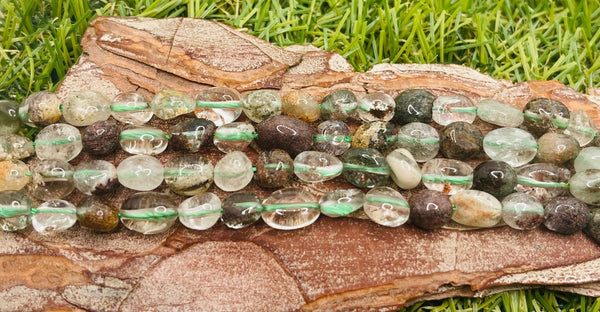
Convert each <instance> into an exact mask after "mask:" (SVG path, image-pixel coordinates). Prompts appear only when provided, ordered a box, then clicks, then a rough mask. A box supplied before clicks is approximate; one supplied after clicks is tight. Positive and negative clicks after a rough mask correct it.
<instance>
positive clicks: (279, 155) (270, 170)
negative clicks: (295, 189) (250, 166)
mask: <svg viewBox="0 0 600 312" xmlns="http://www.w3.org/2000/svg"><path fill="white" fill-rule="evenodd" d="M293 176H294V161H293V160H292V158H291V157H290V155H289V154H288V153H287V152H286V151H284V150H280V149H273V150H269V151H262V152H260V153H259V154H258V157H257V158H256V172H255V173H254V181H256V183H257V184H258V185H260V186H261V187H267V188H276V187H282V186H285V185H286V184H288V183H289V182H290V181H291V179H292V177H293Z"/></svg>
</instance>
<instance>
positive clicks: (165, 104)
mask: <svg viewBox="0 0 600 312" xmlns="http://www.w3.org/2000/svg"><path fill="white" fill-rule="evenodd" d="M150 108H151V109H152V112H153V113H154V115H156V117H158V118H160V119H163V120H168V119H173V118H175V117H177V116H180V115H185V114H188V113H191V112H193V111H194V109H195V108H196V101H194V99H192V98H191V97H190V96H189V95H187V94H185V93H183V92H181V91H176V90H171V89H166V90H162V91H159V92H158V93H156V94H155V95H154V98H152V101H151V102H150Z"/></svg>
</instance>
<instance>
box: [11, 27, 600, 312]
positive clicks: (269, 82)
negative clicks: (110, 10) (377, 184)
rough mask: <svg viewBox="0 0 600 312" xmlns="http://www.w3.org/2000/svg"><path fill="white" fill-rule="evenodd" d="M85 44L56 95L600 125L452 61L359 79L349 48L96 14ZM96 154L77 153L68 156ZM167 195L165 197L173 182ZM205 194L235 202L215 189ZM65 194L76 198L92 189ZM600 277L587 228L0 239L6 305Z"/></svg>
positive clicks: (173, 300) (365, 294) (265, 305)
mask: <svg viewBox="0 0 600 312" xmlns="http://www.w3.org/2000/svg"><path fill="white" fill-rule="evenodd" d="M81 45H82V47H83V49H84V52H85V53H84V55H83V56H82V58H81V59H80V61H79V63H78V64H77V65H75V66H74V67H73V68H72V69H71V70H70V71H69V73H68V75H67V77H66V78H65V79H64V81H63V82H62V83H61V85H60V86H59V88H58V90H57V94H58V95H59V96H61V97H62V96H65V95H66V94H68V93H69V92H72V91H76V90H81V89H93V90H98V91H100V92H102V93H104V94H106V95H108V96H113V95H115V94H117V93H119V92H122V91H131V90H138V91H140V92H144V93H147V94H148V95H152V94H153V93H155V92H157V91H159V90H161V89H164V88H173V89H178V90H182V91H185V92H187V93H189V94H194V93H196V92H198V91H200V90H203V89H206V88H208V87H211V86H223V85H224V86H229V87H232V88H236V89H238V90H239V91H249V90H253V89H260V88H275V89H278V90H280V91H281V92H282V93H283V92H285V91H288V90H292V89H302V90H305V91H307V92H309V93H311V94H313V95H314V96H315V97H316V98H317V99H319V100H320V99H322V98H323V96H325V95H326V94H327V93H329V92H331V90H335V89H350V90H352V91H353V92H355V93H356V94H357V95H358V96H360V95H362V94H365V93H366V92H373V91H383V92H386V93H389V94H390V95H393V96H395V95H396V94H398V93H400V92H401V91H402V90H405V89H409V88H425V89H428V90H430V91H432V92H433V93H434V94H436V95H441V94H448V93H459V94H464V95H466V96H468V97H470V98H471V99H473V100H475V101H477V100H479V99H481V98H497V99H501V100H504V101H507V102H509V103H511V104H514V105H516V106H518V107H522V106H523V105H524V104H525V103H526V102H527V101H528V100H530V99H532V98H535V97H550V98H553V99H557V100H560V101H562V102H564V103H566V104H567V105H568V106H569V107H570V108H571V109H585V110H586V111H587V112H588V113H590V115H592V116H593V117H594V119H595V120H596V122H599V121H600V118H599V114H598V110H597V107H598V105H599V104H600V99H599V98H598V97H596V96H597V94H596V95H595V96H593V95H583V94H581V93H578V92H576V91H574V90H572V89H570V88H568V87H566V86H564V85H563V84H560V83H558V82H553V81H549V82H537V81H532V82H525V83H519V84H513V83H512V82H510V81H506V80H496V79H493V78H491V77H489V76H487V75H484V74H481V73H479V72H477V71H475V70H473V69H470V68H466V67H462V66H457V65H416V64H381V65H377V66H375V67H373V68H372V69H371V70H370V71H368V72H366V73H355V72H354V70H353V68H352V66H350V64H348V62H347V61H345V60H344V59H343V58H342V57H341V56H340V55H339V54H336V53H333V52H328V51H321V50H318V49H316V48H314V47H310V46H292V47H288V48H286V49H280V48H278V47H276V46H273V45H271V44H269V43H266V42H264V41H262V40H259V39H256V38H254V37H252V36H249V35H247V34H245V33H243V32H242V31H239V30H235V29H233V28H230V27H228V26H224V25H222V24H219V23H216V22H212V21H205V20H198V19H186V18H174V19H161V20H154V19H148V18H113V17H100V18H97V19H96V20H94V21H93V22H92V24H91V26H90V27H89V29H88V31H87V32H86V34H85V36H84V39H83V40H82V42H81ZM590 94H592V93H590ZM188 118H192V117H191V116H182V117H178V118H177V119H176V120H172V121H169V122H165V121H162V120H159V119H157V118H154V119H153V120H152V121H151V122H150V125H151V126H154V127H158V128H161V129H163V130H168V128H169V125H172V124H174V123H176V122H178V121H180V120H184V119H188ZM476 124H477V125H478V126H480V127H482V130H483V131H487V130H489V129H490V127H489V126H487V128H486V126H485V125H483V123H476ZM352 126H354V127H355V126H356V124H353V125H352ZM257 150H258V148H257V147H256V146H253V148H252V149H250V150H248V151H247V154H248V156H249V157H250V158H251V159H254V158H255V157H256V151H257ZM201 154H202V155H204V156H206V157H207V158H209V159H210V160H211V161H212V162H213V164H214V163H216V161H217V160H218V159H219V158H220V157H222V154H221V153H220V152H219V151H217V150H216V149H215V148H214V147H210V148H207V149H206V150H204V151H202V152H201ZM175 155H176V152H174V151H173V150H171V149H170V148H169V149H167V151H166V152H164V153H162V154H160V155H158V157H157V158H158V159H159V160H160V161H161V162H162V163H166V162H167V161H168V160H169V159H171V158H172V157H174V156H175ZM127 156H128V155H127V154H126V153H125V152H123V151H118V152H117V153H115V154H114V155H111V156H109V157H106V159H107V160H109V161H111V162H113V163H114V164H115V165H117V164H118V163H119V162H120V161H122V160H123V159H125V158H126V157H127ZM88 159H90V157H89V156H88V155H86V154H85V153H82V154H81V155H80V156H78V157H77V158H76V159H74V160H73V161H72V163H73V164H77V163H79V162H82V161H85V160H88ZM290 186H293V187H300V188H303V189H305V190H307V191H309V192H310V193H312V194H314V195H315V196H316V197H319V196H321V195H323V194H324V193H326V192H328V191H330V190H334V189H337V188H348V187H350V185H349V184H348V183H347V182H345V181H344V180H343V178H336V179H334V180H332V181H329V182H326V183H315V184H306V183H301V182H299V181H294V182H293V183H292V184H291V185H290ZM245 190H248V191H252V192H255V193H257V194H258V196H259V197H260V198H265V197H266V196H268V194H269V193H270V192H271V191H272V190H268V189H261V188H259V187H258V186H256V185H255V184H254V183H251V184H250V185H249V186H248V187H246V188H245ZM157 191H160V192H169V191H168V188H166V187H165V185H164V184H163V185H161V186H160V187H159V189H158V190H157ZM210 191H213V192H215V193H216V194H217V195H218V196H219V197H220V198H224V197H225V196H227V193H225V192H223V191H220V190H219V189H218V188H216V187H212V188H211V189H210ZM133 193H134V191H132V190H128V189H125V188H123V187H120V188H119V189H118V190H117V192H116V193H114V194H111V195H110V196H108V197H107V199H108V200H109V201H110V202H111V203H113V204H114V205H115V206H119V205H120V204H121V202H122V201H123V200H124V199H125V198H127V196H129V195H131V194H133ZM405 194H407V193H405ZM407 196H410V192H408V194H407ZM174 198H175V199H176V200H178V201H181V200H183V198H182V197H180V196H174ZM68 199H69V200H71V201H72V202H74V203H78V202H79V201H80V200H81V199H82V195H81V194H79V193H74V194H72V195H71V196H69V198H68ZM357 217H360V215H357ZM598 268H600V247H599V246H598V245H597V244H596V243H594V242H593V241H592V240H591V239H589V238H588V237H587V236H586V235H584V234H582V233H576V234H574V235H569V236H563V235H558V234H554V233H551V232H549V231H547V230H544V229H538V230H534V231H528V232H523V231H515V230H512V229H510V228H508V227H497V228H493V229H485V230H470V231H463V230H455V229H443V230H437V231H423V230H419V229H417V228H415V227H413V226H411V225H410V224H407V225H405V226H401V227H399V228H387V227H382V226H379V225H376V224H374V223H372V222H370V221H368V220H361V219H356V218H339V219H332V218H328V217H325V216H323V217H321V218H320V219H319V220H317V222H316V223H314V224H313V225H311V226H309V227H307V228H304V229H300V230H294V231H280V230H275V229H272V228H269V227H268V226H266V225H265V224H264V223H262V222H258V223H257V224H256V225H253V226H251V227H249V228H245V229H242V230H231V229H228V228H226V227H225V226H223V225H222V224H217V225H216V226H215V227H214V228H212V229H210V230H207V231H192V230H188V229H186V228H185V227H183V226H181V225H177V226H176V227H175V228H173V229H172V230H170V231H169V232H167V233H163V234H158V235H151V236H144V235H141V234H137V233H135V232H132V231H129V230H126V229H125V228H123V227H122V226H120V227H119V228H118V229H117V230H116V231H114V232H112V233H108V234H98V233H93V232H91V231H89V230H87V229H85V228H81V227H80V226H78V225H76V226H75V227H74V228H72V229H70V230H68V231H65V232H62V233H58V234H56V235H54V236H42V235H40V234H38V233H36V232H35V231H33V230H31V229H29V230H26V231H22V232H19V233H0V302H2V303H3V304H0V311H41V310H59V311H84V310H85V311H297V310H300V311H369V310H374V311H392V310H394V309H397V308H400V307H402V306H404V305H405V304H410V303H414V302H417V301H420V300H426V299H437V298H445V297H449V296H484V295H487V294H491V293H494V292H498V291H503V290H508V289H515V288H524V287H525V288H526V287H537V286H539V285H549V286H548V287H553V288H556V289H558V290H563V291H572V292H577V293H581V294H585V295H592V296H599V295H600V286H599V285H600V273H598V272H600V271H599V270H598Z"/></svg>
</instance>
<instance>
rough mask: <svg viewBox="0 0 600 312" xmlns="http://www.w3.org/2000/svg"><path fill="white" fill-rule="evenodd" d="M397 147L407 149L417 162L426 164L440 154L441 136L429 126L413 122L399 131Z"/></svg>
mask: <svg viewBox="0 0 600 312" xmlns="http://www.w3.org/2000/svg"><path fill="white" fill-rule="evenodd" d="M396 146H398V147H401V148H405V149H407V150H408V151H409V152H410V153H411V154H412V155H413V157H414V158H415V160H416V161H417V162H426V161H428V160H430V159H433V158H435V156H436V155H437V154H438V152H439V150H440V136H439V134H438V132H437V131H436V130H435V128H434V127H432V126H430V125H428V124H425V123H421V122H411V123H409V124H406V125H404V126H402V127H401V128H400V129H398V140H397V143H396Z"/></svg>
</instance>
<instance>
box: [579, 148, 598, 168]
mask: <svg viewBox="0 0 600 312" xmlns="http://www.w3.org/2000/svg"><path fill="white" fill-rule="evenodd" d="M573 167H575V172H583V171H586V170H588V169H600V147H595V146H591V147H586V148H584V149H582V150H581V151H580V152H579V155H577V157H576V158H575V161H574V162H573Z"/></svg>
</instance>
